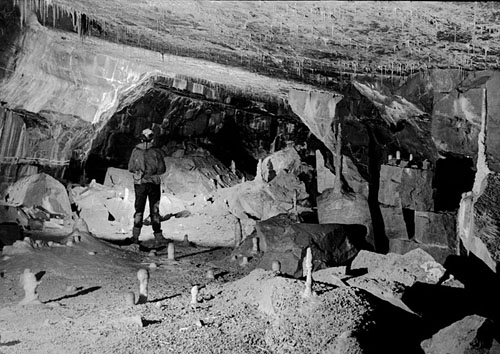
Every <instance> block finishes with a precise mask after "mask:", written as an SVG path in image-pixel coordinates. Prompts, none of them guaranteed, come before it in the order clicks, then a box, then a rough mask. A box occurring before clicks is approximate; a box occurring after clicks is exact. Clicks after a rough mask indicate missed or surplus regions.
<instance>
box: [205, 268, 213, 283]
mask: <svg viewBox="0 0 500 354" xmlns="http://www.w3.org/2000/svg"><path fill="white" fill-rule="evenodd" d="M206 278H207V279H210V280H213V279H215V276H214V271H213V270H212V269H209V270H207V274H206Z"/></svg>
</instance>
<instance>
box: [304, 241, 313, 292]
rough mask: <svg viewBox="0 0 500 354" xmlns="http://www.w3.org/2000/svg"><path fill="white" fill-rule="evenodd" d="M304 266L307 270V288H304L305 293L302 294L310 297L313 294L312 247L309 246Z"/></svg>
mask: <svg viewBox="0 0 500 354" xmlns="http://www.w3.org/2000/svg"><path fill="white" fill-rule="evenodd" d="M304 267H305V271H306V289H305V290H304V294H303V295H302V296H303V297H305V298H309V297H311V295H312V254H311V248H310V247H309V248H307V252H306V258H305V262H304Z"/></svg>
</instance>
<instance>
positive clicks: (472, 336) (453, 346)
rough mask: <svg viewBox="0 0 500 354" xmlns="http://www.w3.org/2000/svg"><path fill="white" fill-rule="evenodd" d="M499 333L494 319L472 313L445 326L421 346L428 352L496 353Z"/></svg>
mask: <svg viewBox="0 0 500 354" xmlns="http://www.w3.org/2000/svg"><path fill="white" fill-rule="evenodd" d="M497 334H498V328H497V329H495V326H494V323H493V321H491V320H489V319H487V318H484V317H481V316H478V315H471V316H467V317H464V318H463V319H462V320H460V321H458V322H455V323H453V324H452V325H450V326H448V327H446V328H443V329H442V330H440V331H439V332H437V333H436V334H434V335H433V336H432V338H430V339H427V340H425V341H423V342H422V344H421V347H422V349H423V350H424V352H425V353H426V354H443V353H453V354H466V353H467V354H469V353H477V354H496V353H498V349H499V348H500V346H499V344H498V342H497V341H496V340H495V336H496V335H497Z"/></svg>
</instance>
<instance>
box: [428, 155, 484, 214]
mask: <svg viewBox="0 0 500 354" xmlns="http://www.w3.org/2000/svg"><path fill="white" fill-rule="evenodd" d="M475 174H476V171H475V169H474V161H473V160H472V158H468V157H465V156H459V155H447V156H446V158H444V159H439V160H437V161H436V170H435V175H434V181H433V188H434V193H435V196H434V198H435V199H434V200H435V204H434V208H435V210H436V211H445V210H456V209H458V207H459V204H460V199H461V197H462V193H464V192H468V191H471V190H472V186H473V184H474V177H475Z"/></svg>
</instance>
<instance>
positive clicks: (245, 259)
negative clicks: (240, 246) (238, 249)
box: [240, 257, 248, 267]
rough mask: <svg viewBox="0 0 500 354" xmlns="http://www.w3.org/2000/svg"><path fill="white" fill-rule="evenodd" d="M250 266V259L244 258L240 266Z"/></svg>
mask: <svg viewBox="0 0 500 354" xmlns="http://www.w3.org/2000/svg"><path fill="white" fill-rule="evenodd" d="M247 265H248V257H243V259H242V261H241V263H240V266H242V267H246V266H247Z"/></svg>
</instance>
